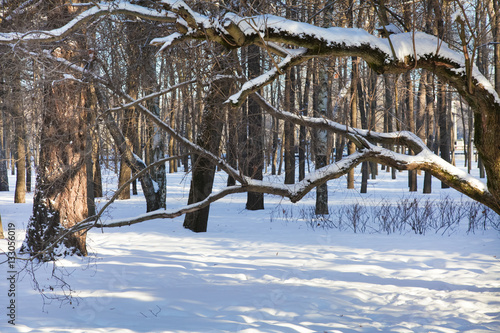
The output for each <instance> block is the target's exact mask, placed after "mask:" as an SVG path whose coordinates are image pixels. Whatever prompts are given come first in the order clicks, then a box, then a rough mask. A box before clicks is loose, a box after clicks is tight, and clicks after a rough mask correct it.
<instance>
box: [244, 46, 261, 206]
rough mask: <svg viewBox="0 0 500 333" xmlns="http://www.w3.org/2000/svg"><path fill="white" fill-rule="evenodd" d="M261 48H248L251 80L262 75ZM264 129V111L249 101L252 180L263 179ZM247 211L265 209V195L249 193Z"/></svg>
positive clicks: (249, 171)
mask: <svg viewBox="0 0 500 333" xmlns="http://www.w3.org/2000/svg"><path fill="white" fill-rule="evenodd" d="M260 58H261V57H260V48H259V47H258V46H256V45H250V46H249V47H248V76H249V77H250V79H252V78H254V77H256V76H258V75H260V72H261V66H260ZM263 136H264V133H263V129H262V110H261V108H260V106H259V104H257V102H255V101H254V100H253V99H249V100H248V137H247V149H246V150H247V158H248V175H249V176H250V177H251V178H252V179H257V180H262V179H263V175H262V172H263V169H264V168H263V166H264V154H263V151H262V150H263V147H264V145H263ZM246 209H248V210H259V209H264V194H263V193H257V192H248V194H247V203H246Z"/></svg>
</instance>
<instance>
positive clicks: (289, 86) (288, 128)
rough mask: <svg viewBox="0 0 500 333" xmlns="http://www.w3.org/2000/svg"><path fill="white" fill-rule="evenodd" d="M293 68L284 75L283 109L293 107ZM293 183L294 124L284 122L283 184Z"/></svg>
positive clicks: (290, 109) (292, 108) (291, 110)
mask: <svg viewBox="0 0 500 333" xmlns="http://www.w3.org/2000/svg"><path fill="white" fill-rule="evenodd" d="M294 90H295V70H294V69H293V68H292V69H290V70H288V71H287V73H286V75H285V104H284V106H285V110H289V111H290V112H293V110H294V109H295V91H294ZM293 183H295V125H294V124H292V123H289V122H285V184H293Z"/></svg>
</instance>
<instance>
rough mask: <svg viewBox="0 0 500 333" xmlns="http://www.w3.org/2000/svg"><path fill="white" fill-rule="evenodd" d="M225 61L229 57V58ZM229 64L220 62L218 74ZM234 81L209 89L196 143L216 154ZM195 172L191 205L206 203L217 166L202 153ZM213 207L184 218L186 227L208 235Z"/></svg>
mask: <svg viewBox="0 0 500 333" xmlns="http://www.w3.org/2000/svg"><path fill="white" fill-rule="evenodd" d="M225 57H226V58H225V60H226V61H227V58H229V56H227V55H226V56H225ZM227 65H228V64H227V63H224V61H219V62H218V65H216V68H214V71H215V73H220V72H221V71H225V70H227V69H228V66H227ZM231 86H232V81H231V80H228V79H227V78H222V79H218V80H214V81H213V82H212V83H211V86H210V88H209V92H208V95H207V97H206V100H205V109H204V110H203V120H202V125H203V127H202V128H201V131H200V133H199V134H198V138H197V139H196V144H197V145H199V146H200V147H202V148H203V149H206V150H208V151H210V152H212V153H213V154H214V155H218V154H219V147H220V143H221V138H222V129H223V127H224V119H225V112H226V111H227V107H221V105H222V104H223V103H224V101H225V100H226V99H227V98H228V96H229V93H230V91H231ZM192 163H193V172H192V179H191V187H190V190H189V199H188V204H192V203H196V202H199V201H202V200H204V199H205V198H206V197H208V196H209V195H210V193H212V186H213V182H214V175H215V168H216V165H215V164H214V163H213V162H212V161H211V160H210V159H208V158H207V157H205V156H200V155H198V154H193V155H192ZM209 212H210V206H206V207H204V208H203V209H200V210H198V211H195V212H191V213H187V214H186V216H185V218H184V228H187V229H190V230H192V231H194V232H206V231H207V224H208V215H209Z"/></svg>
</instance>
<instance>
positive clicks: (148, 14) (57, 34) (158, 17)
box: [0, 1, 176, 44]
mask: <svg viewBox="0 0 500 333" xmlns="http://www.w3.org/2000/svg"><path fill="white" fill-rule="evenodd" d="M117 14H128V15H134V16H137V17H141V18H144V19H150V20H155V21H163V22H175V21H176V16H174V15H173V13H171V12H168V11H165V10H155V9H150V8H147V7H143V6H139V5H134V4H131V3H130V2H127V1H117V2H101V3H97V4H95V6H94V7H92V8H89V9H87V10H86V11H84V12H82V13H80V14H79V15H77V16H76V17H75V18H74V19H72V20H71V21H70V22H68V23H67V24H65V25H64V26H62V27H60V28H57V29H53V30H42V31H38V30H32V31H27V32H10V33H0V43H1V44H10V43H16V42H31V41H37V42H52V41H57V40H61V39H62V38H64V37H65V36H67V35H68V34H70V33H71V32H73V31H74V30H76V29H78V28H79V27H81V26H83V25H84V24H86V23H87V22H89V21H91V20H93V19H95V18H96V17H99V16H102V15H117Z"/></svg>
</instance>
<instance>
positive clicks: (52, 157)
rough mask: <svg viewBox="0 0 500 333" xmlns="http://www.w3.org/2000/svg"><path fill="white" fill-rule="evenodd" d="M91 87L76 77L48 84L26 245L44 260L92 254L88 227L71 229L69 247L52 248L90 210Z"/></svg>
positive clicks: (23, 247) (27, 250)
mask: <svg viewBox="0 0 500 333" xmlns="http://www.w3.org/2000/svg"><path fill="white" fill-rule="evenodd" d="M85 90H86V89H85V87H84V86H82V85H81V84H79V83H75V82H70V81H60V82H59V83H54V84H52V83H51V82H48V83H46V86H45V97H44V99H45V101H44V110H43V114H42V126H41V134H40V165H39V168H38V176H37V185H36V193H35V196H34V199H33V216H32V217H31V219H30V222H29V226H28V230H27V233H26V240H25V242H24V244H23V246H22V249H21V250H22V251H23V252H28V253H30V254H31V255H33V256H35V257H37V258H38V259H41V260H50V259H53V257H54V255H72V254H78V255H86V254H87V249H86V245H85V241H86V234H85V233H83V232H77V233H73V234H70V235H68V236H67V237H66V238H65V240H64V246H61V244H58V245H56V246H55V247H54V248H51V246H52V245H53V244H52V242H53V240H54V237H56V236H57V235H58V234H60V233H61V232H64V230H65V229H68V228H70V227H72V226H74V225H75V224H76V223H77V222H79V221H81V220H83V219H85V218H86V217H87V215H88V210H87V170H86V163H85V149H86V141H87V140H86V135H87V133H88V129H87V124H86V117H85V108H84V105H85V95H86V91H85ZM47 248H50V250H49V251H45V250H46V249H47ZM42 251H45V252H42Z"/></svg>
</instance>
